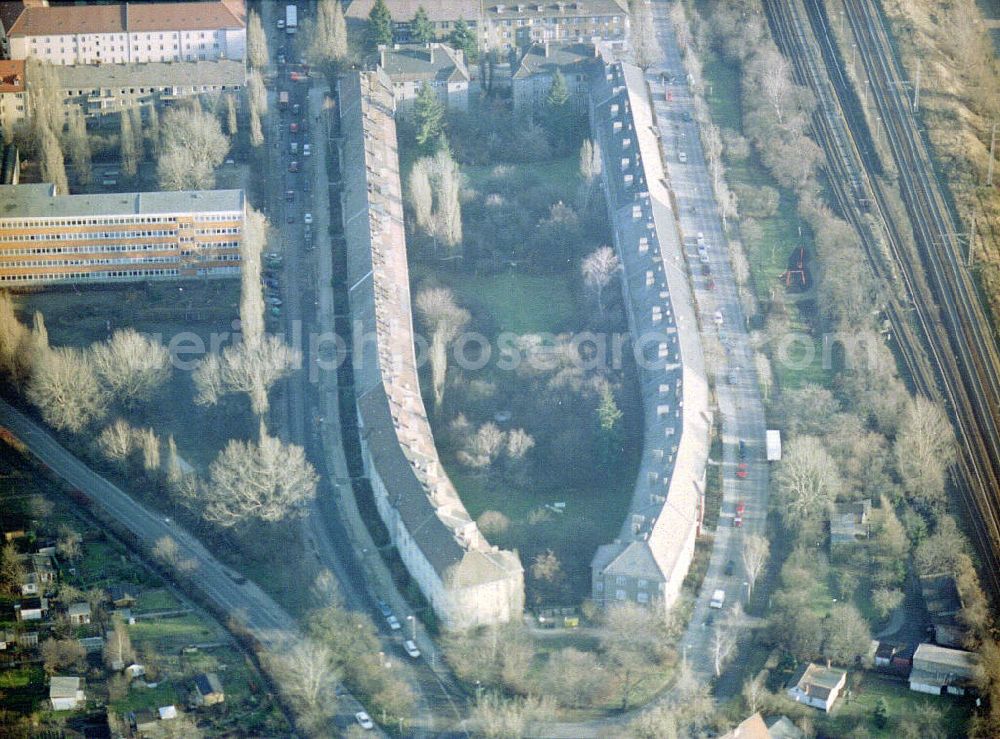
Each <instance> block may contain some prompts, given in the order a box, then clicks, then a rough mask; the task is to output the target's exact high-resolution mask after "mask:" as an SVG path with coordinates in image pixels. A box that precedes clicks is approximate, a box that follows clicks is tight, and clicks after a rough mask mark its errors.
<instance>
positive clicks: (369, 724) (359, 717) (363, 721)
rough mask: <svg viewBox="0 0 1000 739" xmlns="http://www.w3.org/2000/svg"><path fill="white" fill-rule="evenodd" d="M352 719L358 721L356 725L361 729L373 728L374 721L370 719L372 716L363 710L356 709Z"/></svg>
mask: <svg viewBox="0 0 1000 739" xmlns="http://www.w3.org/2000/svg"><path fill="white" fill-rule="evenodd" d="M354 720H355V721H357V722H358V725H359V726H360V727H361V728H362V729H367V730H369V731H370V730H372V729H374V728H375V722H374V721H372V717H371V716H369V715H368V714H367V713H365V712H364V711H358V712H357V713H356V714H354Z"/></svg>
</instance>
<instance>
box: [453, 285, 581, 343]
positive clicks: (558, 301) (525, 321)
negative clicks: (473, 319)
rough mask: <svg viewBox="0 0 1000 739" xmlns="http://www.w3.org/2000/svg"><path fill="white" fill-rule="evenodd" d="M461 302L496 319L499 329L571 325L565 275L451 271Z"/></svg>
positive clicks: (522, 330) (573, 313)
mask: <svg viewBox="0 0 1000 739" xmlns="http://www.w3.org/2000/svg"><path fill="white" fill-rule="evenodd" d="M441 277H443V278H444V281H445V282H448V283H449V287H451V288H452V290H453V291H454V292H455V295H456V297H457V298H458V301H459V303H460V304H461V305H464V306H468V307H469V308H470V309H471V310H472V312H473V314H474V315H486V316H489V317H491V318H492V319H493V320H495V321H496V323H497V326H498V329H499V331H500V332H504V331H509V332H512V333H515V334H530V333H543V332H550V333H559V332H560V331H565V330H567V329H568V328H570V327H571V326H572V325H573V321H574V318H575V317H576V310H577V309H576V305H575V303H574V299H573V295H572V293H571V292H570V289H569V286H568V285H567V284H566V280H565V279H560V278H559V277H556V278H552V277H539V276H536V275H526V274H523V273H520V272H515V271H513V270H511V271H507V272H501V273H500V274H497V275H488V276H482V275H461V276H459V275H455V277H456V279H454V280H448V279H447V277H445V275H441Z"/></svg>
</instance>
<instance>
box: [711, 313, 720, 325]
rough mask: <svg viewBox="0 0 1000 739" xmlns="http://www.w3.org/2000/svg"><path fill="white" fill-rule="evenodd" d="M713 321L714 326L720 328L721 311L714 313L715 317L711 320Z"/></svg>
mask: <svg viewBox="0 0 1000 739" xmlns="http://www.w3.org/2000/svg"><path fill="white" fill-rule="evenodd" d="M713 320H714V321H715V325H716V326H721V325H722V311H721V310H717V311H715V317H714V318H713Z"/></svg>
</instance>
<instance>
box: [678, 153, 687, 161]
mask: <svg viewBox="0 0 1000 739" xmlns="http://www.w3.org/2000/svg"><path fill="white" fill-rule="evenodd" d="M687 160H688V155H687V153H686V152H683V151H679V152H677V161H679V162H680V163H681V164H684V163H685V162H687Z"/></svg>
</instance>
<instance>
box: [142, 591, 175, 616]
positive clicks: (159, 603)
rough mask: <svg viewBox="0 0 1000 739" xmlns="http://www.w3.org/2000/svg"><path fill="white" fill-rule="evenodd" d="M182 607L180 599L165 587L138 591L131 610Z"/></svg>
mask: <svg viewBox="0 0 1000 739" xmlns="http://www.w3.org/2000/svg"><path fill="white" fill-rule="evenodd" d="M178 608H182V605H181V603H180V601H178V600H177V598H175V597H174V595H173V593H171V592H170V591H169V590H167V589H166V588H150V589H148V590H143V591H141V592H140V593H139V597H138V599H137V601H136V604H135V608H133V609H132V610H133V612H135V613H140V614H141V613H143V612H149V611H172V610H175V609H178Z"/></svg>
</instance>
